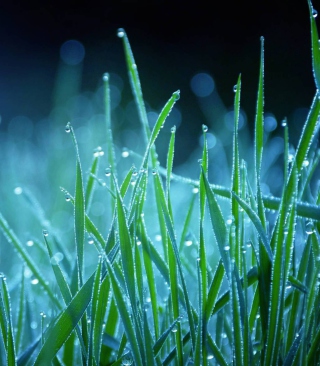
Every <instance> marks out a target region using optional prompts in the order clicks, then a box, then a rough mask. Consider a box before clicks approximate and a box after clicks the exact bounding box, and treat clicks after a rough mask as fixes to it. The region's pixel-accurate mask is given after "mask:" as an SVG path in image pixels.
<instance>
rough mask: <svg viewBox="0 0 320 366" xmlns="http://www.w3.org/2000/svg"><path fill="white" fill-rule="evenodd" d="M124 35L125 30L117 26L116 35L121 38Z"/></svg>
mask: <svg viewBox="0 0 320 366" xmlns="http://www.w3.org/2000/svg"><path fill="white" fill-rule="evenodd" d="M124 35H125V31H124V29H123V28H119V29H118V31H117V36H118V37H119V38H123V37H124Z"/></svg>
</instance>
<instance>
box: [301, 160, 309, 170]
mask: <svg viewBox="0 0 320 366" xmlns="http://www.w3.org/2000/svg"><path fill="white" fill-rule="evenodd" d="M302 166H303V167H304V168H306V167H307V166H309V160H303V162H302Z"/></svg>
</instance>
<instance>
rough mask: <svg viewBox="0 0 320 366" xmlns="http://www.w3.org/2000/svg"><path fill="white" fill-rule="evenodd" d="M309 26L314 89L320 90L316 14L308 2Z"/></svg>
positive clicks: (319, 52)
mask: <svg viewBox="0 0 320 366" xmlns="http://www.w3.org/2000/svg"><path fill="white" fill-rule="evenodd" d="M308 4H309V13H310V24H311V47H312V70H313V77H314V81H315V84H316V88H317V89H318V90H319V88H320V50H319V35H318V29H317V24H316V19H315V18H316V16H317V12H316V10H315V9H314V8H313V6H312V3H311V1H310V0H308Z"/></svg>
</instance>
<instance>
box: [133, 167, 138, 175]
mask: <svg viewBox="0 0 320 366" xmlns="http://www.w3.org/2000/svg"><path fill="white" fill-rule="evenodd" d="M132 175H133V176H136V175H138V170H137V169H136V168H133V170H132Z"/></svg>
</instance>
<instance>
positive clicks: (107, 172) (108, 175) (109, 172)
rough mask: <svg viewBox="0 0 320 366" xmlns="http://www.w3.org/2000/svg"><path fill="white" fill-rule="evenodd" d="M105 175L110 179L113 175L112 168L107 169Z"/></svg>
mask: <svg viewBox="0 0 320 366" xmlns="http://www.w3.org/2000/svg"><path fill="white" fill-rule="evenodd" d="M104 174H105V175H106V176H107V177H110V175H111V168H106V170H105V171H104Z"/></svg>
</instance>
